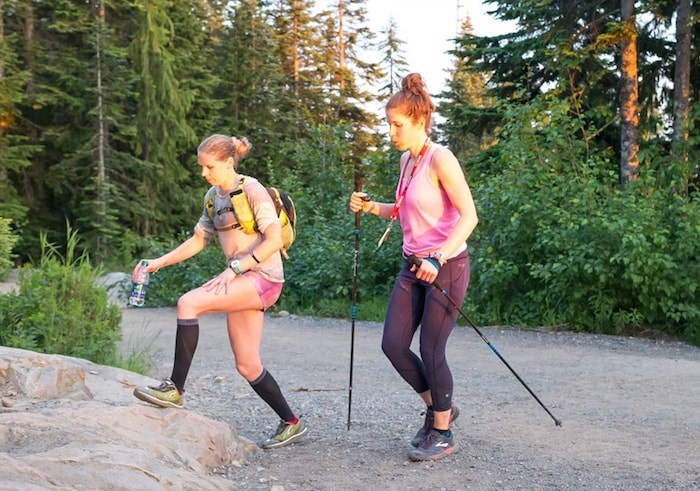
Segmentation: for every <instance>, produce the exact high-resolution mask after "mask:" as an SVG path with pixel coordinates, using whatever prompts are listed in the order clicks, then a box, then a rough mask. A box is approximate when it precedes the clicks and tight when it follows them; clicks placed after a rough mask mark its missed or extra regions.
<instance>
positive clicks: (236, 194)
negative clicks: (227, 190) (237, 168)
mask: <svg viewBox="0 0 700 491" xmlns="http://www.w3.org/2000/svg"><path fill="white" fill-rule="evenodd" d="M248 179H249V177H248V176H244V175H241V179H240V181H239V182H238V186H236V189H234V190H233V191H232V192H231V208H233V215H234V216H235V217H236V221H237V222H238V224H239V225H240V226H241V228H242V229H243V231H244V232H245V233H247V234H252V233H255V232H256V229H257V227H256V223H255V213H254V212H253V209H252V207H251V206H250V201H249V200H248V193H247V192H246V190H245V187H246V182H247V181H248Z"/></svg>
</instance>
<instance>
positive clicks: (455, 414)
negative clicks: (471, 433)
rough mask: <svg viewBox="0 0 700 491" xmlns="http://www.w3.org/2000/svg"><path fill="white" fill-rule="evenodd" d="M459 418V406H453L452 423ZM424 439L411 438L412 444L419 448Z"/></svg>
mask: <svg viewBox="0 0 700 491" xmlns="http://www.w3.org/2000/svg"><path fill="white" fill-rule="evenodd" d="M457 418H459V406H453V407H452V414H450V425H451V424H452V423H454V422H455V421H456V420H457ZM423 436H425V435H423ZM421 441H423V440H416V439H415V438H414V439H413V440H411V446H413V447H416V448H418V445H420V442H421Z"/></svg>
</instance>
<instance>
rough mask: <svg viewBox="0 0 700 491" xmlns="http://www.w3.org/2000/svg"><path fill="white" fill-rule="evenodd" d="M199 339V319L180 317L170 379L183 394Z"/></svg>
mask: <svg viewBox="0 0 700 491" xmlns="http://www.w3.org/2000/svg"><path fill="white" fill-rule="evenodd" d="M198 341H199V319H178V320H177V333H176V334H175V362H174V363H173V372H172V375H170V380H172V381H173V383H174V384H175V387H177V390H179V391H180V394H182V393H183V392H184V391H185V380H187V373H188V372H189V371H190V365H192V358H194V352H195V350H196V349H197V343H198Z"/></svg>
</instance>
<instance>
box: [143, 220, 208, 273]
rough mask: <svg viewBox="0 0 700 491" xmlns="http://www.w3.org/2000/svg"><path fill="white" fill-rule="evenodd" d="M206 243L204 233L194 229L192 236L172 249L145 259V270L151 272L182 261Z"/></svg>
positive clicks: (198, 250)
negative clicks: (155, 256)
mask: <svg viewBox="0 0 700 491" xmlns="http://www.w3.org/2000/svg"><path fill="white" fill-rule="evenodd" d="M206 245H207V239H206V238H205V237H204V235H201V232H198V231H197V230H195V233H194V235H193V236H192V237H190V238H189V239H187V240H186V241H184V242H183V243H182V244H180V245H179V246H177V247H176V248H175V249H173V250H172V251H170V252H168V253H167V254H163V255H162V256H160V257H158V258H156V259H147V261H148V266H146V271H148V272H149V273H153V272H155V271H158V270H159V269H161V268H165V267H167V266H172V265H173V264H177V263H179V262H182V261H184V260H185V259H189V258H191V257H192V256H194V255H196V254H197V253H199V252H200V251H201V250H202V249H204V248H205V247H206ZM136 267H137V268H138V267H139V266H138V265H137V266H136Z"/></svg>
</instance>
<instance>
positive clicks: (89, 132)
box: [0, 0, 700, 344]
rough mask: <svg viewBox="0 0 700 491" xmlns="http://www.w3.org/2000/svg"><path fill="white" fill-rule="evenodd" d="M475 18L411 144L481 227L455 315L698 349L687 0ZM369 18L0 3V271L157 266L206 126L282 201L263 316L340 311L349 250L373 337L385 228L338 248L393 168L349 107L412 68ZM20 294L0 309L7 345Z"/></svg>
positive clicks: (692, 64) (296, 7)
mask: <svg viewBox="0 0 700 491" xmlns="http://www.w3.org/2000/svg"><path fill="white" fill-rule="evenodd" d="M488 3H489V4H490V5H491V6H492V9H493V13H494V16H495V17H496V18H498V19H501V20H506V21H513V22H515V23H516V24H515V25H516V27H515V29H514V30H513V31H512V32H510V33H507V34H503V35H498V36H475V35H473V31H472V28H471V25H470V22H469V19H467V20H465V22H464V23H463V25H462V29H461V31H460V34H459V35H458V36H457V37H456V38H455V40H454V49H453V51H452V55H453V57H454V67H453V69H452V70H451V72H450V74H449V81H448V83H447V89H446V90H445V91H444V92H443V93H440V94H434V96H435V97H436V98H437V99H439V100H440V101H441V102H440V104H439V107H438V111H439V114H440V118H439V123H438V124H437V125H436V127H435V128H434V134H433V138H434V140H436V141H438V142H441V143H444V144H446V145H448V146H449V147H450V148H451V149H452V150H453V152H454V153H455V154H456V155H457V157H458V159H459V161H460V163H461V164H462V165H463V167H464V170H465V173H466V175H467V178H468V181H469V183H470V185H471V187H472V191H473V194H474V196H475V200H476V203H477V210H478V213H479V217H480V223H479V226H478V227H477V229H476V231H475V232H474V234H473V236H472V238H471V239H470V243H469V247H470V253H471V258H472V281H471V285H470V289H469V293H468V295H467V299H466V301H465V305H464V307H465V309H466V311H467V312H469V313H470V316H471V318H472V320H473V321H475V322H476V323H477V324H479V325H486V324H490V325H517V326H522V327H540V326H546V327H549V328H558V329H571V330H581V331H587V332H598V333H611V334H633V335H654V336H670V337H677V338H680V339H683V340H686V341H689V342H691V343H695V344H700V301H699V299H698V297H699V295H698V284H700V253H699V252H698V251H700V197H699V195H698V192H697V186H698V182H699V177H698V174H699V171H700V167H699V162H700V159H699V158H698V157H699V153H700V138H698V136H697V132H695V131H694V130H695V128H696V125H697V123H698V121H699V120H700V105H699V104H698V103H697V102H696V101H697V100H698V93H699V92H700V60H699V59H698V58H699V57H700V36H698V23H697V18H698V11H697V9H696V6H695V5H694V2H693V1H691V0H642V1H638V2H633V1H631V0H621V1H620V0H618V1H609V0H595V1H588V0H584V1H581V0H563V1H557V2H541V1H536V0H517V1H515V0H499V1H495V0H494V1H490V2H488ZM366 15H367V11H366V8H365V1H364V0H337V1H334V2H327V3H326V4H325V5H324V6H319V5H317V3H316V2H313V1H310V0H279V1H275V2H272V1H264V0H257V1H254V0H239V1H221V0H128V1H127V0H106V1H96V0H88V1H85V2H71V1H67V0H55V1H51V2H46V1H42V0H0V197H1V198H0V276H2V275H6V274H7V272H8V271H9V270H10V269H11V268H13V267H17V266H24V269H27V270H32V269H34V270H36V269H37V268H36V266H45V261H46V259H47V255H48V256H51V257H60V258H62V260H64V261H65V262H66V263H68V264H69V265H70V266H76V265H77V266H79V267H82V266H83V261H88V262H89V263H90V265H91V266H92V267H95V268H98V269H99V270H108V271H115V270H116V271H131V269H132V267H133V265H134V264H135V262H136V261H137V260H138V259H139V258H141V257H153V256H155V255H157V254H160V253H162V252H164V251H166V250H169V249H171V248H172V247H173V246H174V245H176V244H177V243H178V242H180V241H182V240H183V239H184V238H186V237H187V236H188V235H189V234H191V233H192V229H193V227H194V224H195V223H196V221H197V218H198V216H199V214H200V213H201V209H202V198H203V195H204V193H205V191H206V189H207V184H206V182H205V181H204V180H203V179H202V178H201V177H200V175H199V170H198V165H197V162H196V147H197V145H198V143H199V142H200V141H201V140H202V139H203V138H205V137H206V136H208V135H210V134H212V133H223V134H229V135H236V136H239V137H240V136H247V137H248V138H249V139H250V140H251V141H252V143H253V149H252V153H251V155H250V156H249V157H248V158H246V159H245V160H243V161H242V163H241V167H240V171H241V172H243V173H245V174H250V175H254V176H256V177H258V178H259V179H260V180H261V181H262V182H263V183H266V184H270V185H276V186H278V187H281V188H283V189H285V190H287V191H288V192H290V193H291V195H292V196H293V198H294V200H295V203H296V206H297V211H298V215H299V224H298V239H297V241H296V242H295V244H294V245H293V247H292V249H291V250H290V256H291V257H290V259H289V260H287V261H286V262H285V274H286V278H287V285H286V287H285V290H284V293H283V297H282V300H281V303H280V305H279V307H278V308H285V309H287V310H292V311H295V312H298V313H307V314H314V315H319V316H341V317H347V316H349V313H350V311H351V309H350V306H351V303H354V301H353V296H352V289H353V286H352V285H353V281H352V280H353V272H354V269H353V264H354V260H353V258H354V256H353V252H354V239H355V236H356V233H360V237H361V246H360V258H359V265H360V267H359V269H358V277H359V281H358V285H359V286H358V301H359V303H360V305H361V308H359V310H358V317H359V318H362V319H372V320H377V319H380V318H381V317H382V314H383V310H384V307H385V305H386V300H387V296H388V293H389V291H390V289H391V286H392V282H393V278H394V276H395V274H396V272H397V270H398V268H399V267H400V266H401V262H402V259H401V256H400V234H399V233H396V232H395V233H394V234H393V236H392V237H391V238H390V241H389V243H388V245H387V246H385V247H383V248H382V249H380V250H376V246H375V244H376V240H377V239H378V238H379V236H380V235H381V233H382V232H383V228H384V226H385V223H381V221H380V220H376V219H372V218H371V217H363V218H362V221H361V227H360V230H359V231H357V232H356V229H355V223H354V217H353V215H351V214H350V213H349V212H348V208H347V201H348V196H349V194H350V192H351V191H352V190H353V189H359V188H360V187H361V188H362V189H364V190H365V191H367V192H369V193H371V194H372V195H373V196H374V198H375V199H378V200H386V201H392V200H393V193H394V189H395V186H396V179H397V176H398V172H397V170H398V169H397V166H398V153H397V151H396V150H394V149H392V148H391V146H390V142H388V140H387V138H386V135H385V133H386V131H385V130H384V128H382V124H383V123H382V121H381V120H380V118H379V117H378V115H377V114H376V113H375V112H373V111H371V110H369V109H368V108H369V107H371V106H372V105H374V106H377V105H378V104H381V103H382V102H384V101H386V99H387V97H388V96H389V95H390V94H391V93H393V92H394V91H395V90H396V89H397V88H398V87H399V84H400V80H401V78H402V77H403V76H404V75H406V74H407V73H408V72H409V71H410V67H408V66H407V64H406V62H405V59H404V57H403V53H402V40H401V39H400V38H399V37H398V36H397V32H396V31H397V29H396V22H397V21H396V20H391V21H389V23H388V24H387V25H386V28H385V29H382V30H381V31H380V32H372V31H370V30H369V29H368V28H367V25H368V24H367V19H366ZM406 15H416V14H415V13H412V12H407V13H406ZM398 21H400V19H398ZM426 42H429V40H426ZM370 55H376V56H374V59H369V57H370ZM76 257H78V258H80V261H77V262H74V259H75V258H76ZM222 260H223V258H222V256H221V253H220V251H219V248H218V247H209V248H207V249H206V250H205V251H204V252H202V253H201V254H200V255H198V256H197V257H196V258H193V259H191V260H189V261H187V262H185V263H183V264H180V265H177V266H174V267H171V268H168V269H166V270H163V271H161V272H159V273H158V274H157V275H154V277H153V279H152V283H151V286H150V287H149V293H148V302H149V303H150V305H152V306H157V305H173V304H174V303H175V301H176V299H177V297H178V296H179V295H180V294H181V293H183V292H184V291H186V290H188V289H190V288H192V287H193V286H195V285H198V284H201V283H203V282H204V281H205V280H206V279H208V278H209V277H211V276H213V275H214V274H216V273H217V272H219V271H220V270H221V268H222ZM38 269H40V268H38ZM26 281H27V285H30V283H29V281H30V280H29V279H27V280H26ZM35 281H36V279H35ZM35 286H36V287H37V288H38V286H37V284H35ZM18 298H20V299H21V296H20V297H12V298H9V299H7V298H5V299H0V300H2V301H0V307H2V309H0V310H4V313H3V312H0V320H2V324H3V326H4V328H5V329H9V327H8V326H10V325H13V324H12V323H15V324H14V325H15V326H16V325H18V324H17V323H18V322H20V320H19V319H20V318H21V317H22V316H21V315H19V314H17V312H20V311H21V307H18V304H19V303H21V300H18ZM37 301H39V302H40V301H41V300H40V299H37ZM59 303H60V302H59ZM25 307H26V306H25ZM13 312H14V313H13ZM14 332H15V335H16V334H17V333H18V332H19V331H18V330H15V331H14ZM1 334H2V333H0V342H3V344H6V343H7V337H5V338H4V339H3V336H2V335H1Z"/></svg>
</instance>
